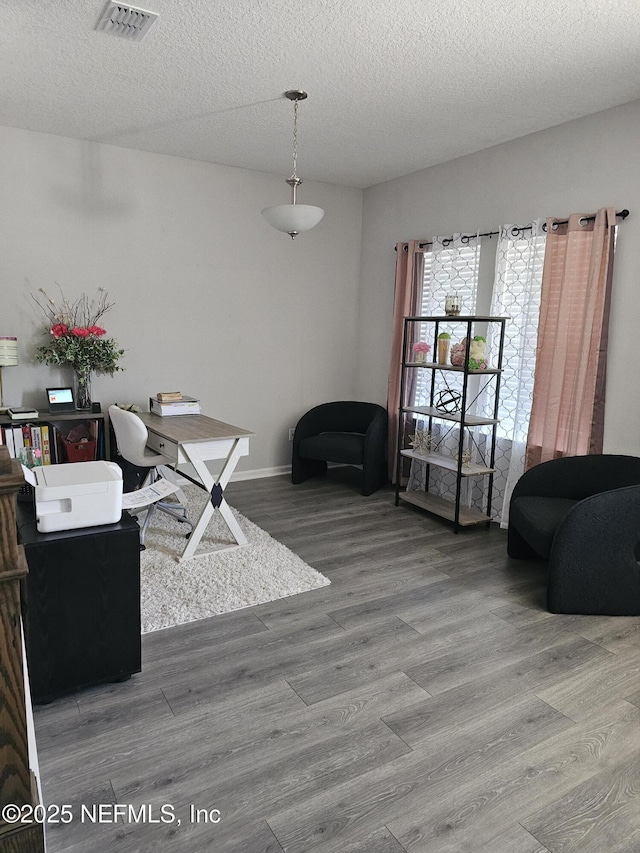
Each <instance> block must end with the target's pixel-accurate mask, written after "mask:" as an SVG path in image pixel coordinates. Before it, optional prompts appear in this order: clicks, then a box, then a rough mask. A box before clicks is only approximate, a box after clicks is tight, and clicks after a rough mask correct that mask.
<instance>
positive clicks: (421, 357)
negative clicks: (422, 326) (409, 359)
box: [412, 341, 431, 362]
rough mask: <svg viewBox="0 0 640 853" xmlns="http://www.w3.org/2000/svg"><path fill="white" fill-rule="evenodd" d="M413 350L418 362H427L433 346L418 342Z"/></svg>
mask: <svg viewBox="0 0 640 853" xmlns="http://www.w3.org/2000/svg"><path fill="white" fill-rule="evenodd" d="M412 350H413V353H414V356H415V360H416V361H420V362H422V361H426V359H427V354H428V353H430V352H431V344H427V343H425V342H424V341H416V342H415V344H413V346H412Z"/></svg>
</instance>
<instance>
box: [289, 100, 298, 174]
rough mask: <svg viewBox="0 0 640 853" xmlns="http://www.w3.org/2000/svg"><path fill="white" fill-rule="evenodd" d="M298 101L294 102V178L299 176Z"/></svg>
mask: <svg viewBox="0 0 640 853" xmlns="http://www.w3.org/2000/svg"><path fill="white" fill-rule="evenodd" d="M297 171H298V101H297V100H296V101H294V102H293V174H292V175H291V177H292V178H296V179H297V177H298V174H297Z"/></svg>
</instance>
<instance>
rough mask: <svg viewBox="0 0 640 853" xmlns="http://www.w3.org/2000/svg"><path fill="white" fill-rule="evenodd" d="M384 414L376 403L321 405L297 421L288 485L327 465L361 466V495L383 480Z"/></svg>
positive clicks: (350, 401)
mask: <svg viewBox="0 0 640 853" xmlns="http://www.w3.org/2000/svg"><path fill="white" fill-rule="evenodd" d="M386 443H387V412H386V409H384V408H383V407H382V406H378V405H377V404H376V403H359V402H356V401H354V400H344V401H340V402H336V403H323V404H322V405H320V406H316V407H315V408H313V409H311V410H310V411H308V412H307V413H306V414H305V415H303V416H302V417H301V418H300V420H299V421H298V425H297V426H296V430H295V434H294V437H293V455H292V459H291V482H292V483H302V482H304V481H305V480H307V479H308V478H309V477H314V476H316V475H318V474H322V473H323V472H324V471H326V469H327V462H338V463H343V464H346V465H362V494H363V495H370V494H372V492H375V491H376V490H377V489H379V488H380V487H381V486H383V485H384V483H385V482H386V480H387V466H386V461H385V451H386Z"/></svg>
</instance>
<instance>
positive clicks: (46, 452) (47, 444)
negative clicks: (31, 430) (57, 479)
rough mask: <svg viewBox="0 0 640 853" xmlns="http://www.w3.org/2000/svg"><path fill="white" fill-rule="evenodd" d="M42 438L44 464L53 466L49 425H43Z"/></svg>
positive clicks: (41, 428) (41, 429)
mask: <svg viewBox="0 0 640 853" xmlns="http://www.w3.org/2000/svg"><path fill="white" fill-rule="evenodd" d="M40 437H41V440H42V462H43V464H44V465H51V439H50V438H49V425H48V424H42V426H41V427H40Z"/></svg>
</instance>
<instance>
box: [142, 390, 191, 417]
mask: <svg viewBox="0 0 640 853" xmlns="http://www.w3.org/2000/svg"><path fill="white" fill-rule="evenodd" d="M149 409H150V411H151V412H153V414H154V415H160V416H161V417H168V416H171V415H199V414H200V403H199V402H198V400H197V399H196V398H195V397H187V396H185V395H184V394H182V393H181V392H180V391H160V392H158V394H156V396H155V397H149Z"/></svg>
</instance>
